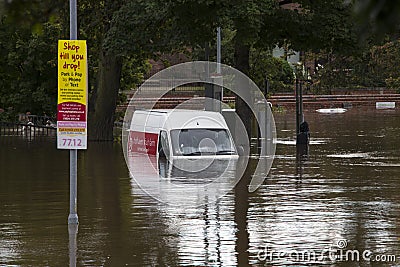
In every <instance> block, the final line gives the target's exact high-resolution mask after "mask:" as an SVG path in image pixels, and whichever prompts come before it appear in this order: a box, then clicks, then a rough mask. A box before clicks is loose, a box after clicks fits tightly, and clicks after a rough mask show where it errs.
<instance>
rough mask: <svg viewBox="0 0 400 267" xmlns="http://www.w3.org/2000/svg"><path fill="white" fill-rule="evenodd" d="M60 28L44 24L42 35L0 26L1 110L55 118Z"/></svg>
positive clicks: (4, 23) (27, 30) (5, 25)
mask: <svg viewBox="0 0 400 267" xmlns="http://www.w3.org/2000/svg"><path fill="white" fill-rule="evenodd" d="M60 36H61V27H60V26H59V25H58V24H50V23H45V24H43V31H42V32H41V33H40V34H37V33H33V32H32V31H31V30H30V29H27V28H21V27H19V28H15V27H13V26H12V25H10V24H8V23H7V22H5V20H3V21H2V23H1V24H0V46H1V51H2V52H1V58H2V62H3V64H2V66H1V67H0V77H1V79H0V107H3V108H4V109H6V110H13V111H14V112H15V113H18V112H26V111H30V112H32V114H38V115H42V114H43V113H46V114H48V115H50V114H51V115H54V113H55V110H56V99H57V68H56V66H57V58H56V57H54V55H56V54H57V40H58V39H59V38H60Z"/></svg>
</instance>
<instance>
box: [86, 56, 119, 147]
mask: <svg viewBox="0 0 400 267" xmlns="http://www.w3.org/2000/svg"><path fill="white" fill-rule="evenodd" d="M121 69H122V60H121V59H120V58H119V57H117V56H115V55H110V54H106V53H105V52H101V54H100V63H99V73H98V75H99V76H98V84H97V89H96V92H95V95H94V97H92V98H91V101H92V103H90V105H91V106H90V109H89V128H88V133H89V140H91V141H112V140H113V128H114V119H115V108H116V106H117V99H118V92H119V88H120V79H121Z"/></svg>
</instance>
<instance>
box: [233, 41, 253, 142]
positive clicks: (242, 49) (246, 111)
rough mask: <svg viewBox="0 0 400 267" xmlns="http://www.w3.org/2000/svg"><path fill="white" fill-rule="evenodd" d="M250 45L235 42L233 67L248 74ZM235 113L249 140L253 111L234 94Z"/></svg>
mask: <svg viewBox="0 0 400 267" xmlns="http://www.w3.org/2000/svg"><path fill="white" fill-rule="evenodd" d="M249 57H250V46H249V45H246V44H243V43H241V42H240V41H236V42H235V67H236V68H237V69H238V70H240V71H241V72H243V73H244V74H246V75H248V74H249V71H250V63H249ZM235 108H236V113H237V114H238V115H239V118H240V119H241V120H242V122H243V124H244V127H245V128H246V131H247V135H248V137H249V141H250V138H251V122H252V118H253V113H252V111H251V109H250V108H249V106H248V105H247V104H246V103H245V102H244V101H243V100H242V99H241V98H240V97H239V96H236V104H235Z"/></svg>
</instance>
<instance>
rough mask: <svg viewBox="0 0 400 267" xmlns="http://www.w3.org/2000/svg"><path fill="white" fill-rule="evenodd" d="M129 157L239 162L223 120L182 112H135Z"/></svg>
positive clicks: (212, 114)
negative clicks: (145, 155)
mask: <svg viewBox="0 0 400 267" xmlns="http://www.w3.org/2000/svg"><path fill="white" fill-rule="evenodd" d="M128 131H129V133H128V142H127V146H128V147H127V151H128V154H147V155H154V156H157V158H158V157H162V156H165V157H167V158H168V159H172V160H174V159H184V158H186V159H194V158H209V157H212V158H220V159H232V158H238V153H237V150H236V147H235V144H234V142H233V139H232V136H231V133H230V131H229V129H228V126H227V124H226V122H225V119H224V117H223V116H222V115H221V114H220V113H218V112H212V111H203V110H185V109H171V110H169V109H154V110H136V111H135V112H134V113H133V116H132V121H131V124H130V128H129V130H128Z"/></svg>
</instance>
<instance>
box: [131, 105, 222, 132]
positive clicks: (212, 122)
mask: <svg viewBox="0 0 400 267" xmlns="http://www.w3.org/2000/svg"><path fill="white" fill-rule="evenodd" d="M135 112H137V113H142V114H154V115H156V114H157V115H158V114H159V115H161V116H163V117H164V118H165V120H164V122H161V125H160V126H162V125H164V127H166V128H169V129H189V128H222V129H227V128H228V126H227V124H226V122H225V120H224V118H223V116H222V114H221V113H219V112H215V111H205V110H190V109H152V110H136V111H135ZM170 115H172V116H170ZM164 123H165V124H164Z"/></svg>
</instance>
